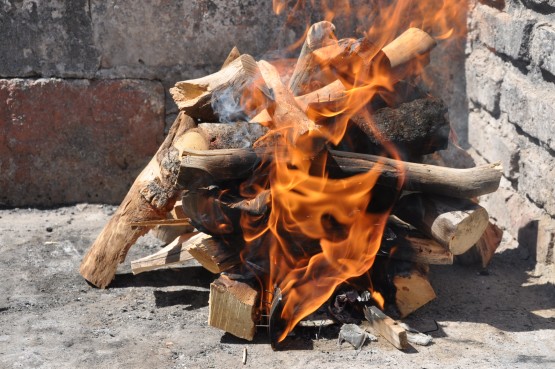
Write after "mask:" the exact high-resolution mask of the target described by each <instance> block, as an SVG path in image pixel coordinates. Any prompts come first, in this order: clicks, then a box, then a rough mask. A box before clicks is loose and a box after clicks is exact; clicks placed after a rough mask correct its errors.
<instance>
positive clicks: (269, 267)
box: [81, 4, 502, 349]
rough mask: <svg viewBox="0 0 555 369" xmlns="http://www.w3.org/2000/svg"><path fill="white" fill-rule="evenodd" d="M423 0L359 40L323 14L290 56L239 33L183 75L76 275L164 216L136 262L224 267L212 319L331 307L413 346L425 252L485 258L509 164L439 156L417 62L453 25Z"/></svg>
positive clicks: (280, 326) (331, 315)
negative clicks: (410, 14)
mask: <svg viewBox="0 0 555 369" xmlns="http://www.w3.org/2000/svg"><path fill="white" fill-rule="evenodd" d="M277 5H279V4H277ZM277 5H276V6H277ZM405 6H406V5H405ZM277 7H278V8H279V6H277ZM402 10H403V8H402V7H401V6H400V5H395V6H392V7H391V8H388V11H389V12H390V14H389V15H390V16H396V17H399V15H398V14H397V13H398V12H400V11H402ZM405 10H406V9H405ZM424 10H425V12H424ZM424 10H423V9H420V12H419V13H418V14H419V17H416V18H415V21H414V22H413V23H412V24H410V25H409V26H408V27H406V28H405V29H398V28H395V27H393V26H392V25H391V23H388V26H387V27H381V28H380V27H379V26H380V25H381V23H385V22H381V23H380V22H378V21H377V23H376V27H372V28H371V29H370V30H369V31H368V32H367V34H366V35H365V37H363V38H359V39H356V38H344V39H338V38H337V37H336V35H335V31H336V27H335V26H334V24H333V23H331V22H330V21H327V20H324V21H321V22H318V23H315V24H313V25H312V26H310V27H309V28H308V30H307V32H306V35H305V38H304V44H303V46H302V49H301V51H300V55H299V57H298V59H297V60H296V62H295V63H287V61H286V60H285V61H284V60H278V59H276V60H258V61H256V60H255V59H254V58H253V57H252V56H250V55H246V54H241V53H240V52H239V51H238V50H237V49H236V48H235V49H233V50H232V51H231V53H230V54H229V57H228V58H227V59H226V61H225V62H224V64H223V66H222V68H221V70H219V71H218V72H216V73H213V74H211V75H208V76H205V77H202V78H198V79H193V80H187V81H182V82H178V83H177V84H176V85H175V87H174V88H172V89H171V90H170V92H171V94H172V96H173V98H174V100H175V102H176V103H177V106H178V107H179V109H180V113H179V115H178V117H177V119H176V121H175V122H174V124H173V126H172V128H171V130H170V132H169V134H168V136H167V137H166V139H165V141H164V143H163V144H162V146H161V147H160V149H159V150H158V152H157V153H156V155H155V156H154V158H153V159H152V160H151V162H150V163H149V164H148V165H147V167H146V168H145V169H144V170H143V172H142V173H141V174H140V175H139V177H138V178H137V179H136V181H135V183H134V184H133V186H132V187H131V189H130V190H129V193H128V194H127V196H126V197H125V199H124V200H123V203H122V204H121V206H120V207H119V209H118V210H117V212H116V213H115V214H114V216H113V217H112V219H111V220H110V222H109V223H108V224H107V225H106V227H105V228H104V230H103V231H102V233H101V234H100V235H99V236H98V239H97V240H96V242H95V243H94V244H93V245H92V247H91V249H90V250H89V252H88V253H87V255H86V256H85V258H84V260H83V263H82V265H81V274H82V275H83V276H84V277H85V278H86V279H87V280H88V281H90V282H91V283H92V284H94V285H96V286H98V287H101V288H104V287H106V286H108V285H109V283H110V282H111V280H112V279H113V278H114V276H115V271H116V268H117V264H118V263H121V262H123V261H124V259H125V256H126V254H127V252H128V250H129V248H130V247H131V246H132V245H133V244H134V243H135V241H136V240H137V239H138V238H139V237H140V236H142V235H144V234H145V233H146V232H148V231H149V230H153V231H154V232H156V233H157V235H158V236H159V237H161V238H162V239H164V240H165V241H167V242H168V243H169V244H168V245H167V246H166V247H165V248H164V249H162V250H160V251H159V252H157V253H155V254H154V255H151V256H148V257H145V258H142V259H139V260H135V261H132V269H133V272H134V273H140V272H145V271H148V270H152V269H155V268H159V267H163V266H167V265H170V264H174V263H179V262H184V261H186V260H190V259H193V258H194V259H196V260H197V261H198V262H199V263H200V264H201V265H202V266H204V267H205V268H206V269H208V270H209V271H211V272H213V273H216V274H220V275H219V277H218V278H217V279H216V280H215V281H214V282H213V283H212V284H211V285H210V302H209V304H210V312H209V317H208V324H210V325H211V326H214V327H216V328H220V329H222V330H224V331H226V332H229V333H231V334H233V335H235V336H237V337H241V338H244V339H247V340H252V339H253V338H254V335H255V333H256V331H257V328H258V329H261V328H262V327H264V328H267V329H268V331H269V337H270V343H271V344H272V347H274V348H278V347H279V345H280V343H281V342H283V341H284V340H285V339H286V337H287V336H288V334H290V333H291V331H292V330H293V329H294V328H295V327H296V326H297V325H299V324H303V323H304V322H306V321H307V319H308V320H310V319H312V318H311V317H314V313H315V312H319V313H320V315H321V313H322V311H324V312H325V313H326V314H327V316H326V318H327V319H331V320H332V321H333V322H336V323H343V324H346V325H348V324H353V323H354V324H360V323H361V322H362V321H363V320H365V321H367V323H366V325H367V326H368V327H369V328H370V329H373V330H374V331H375V332H377V333H379V334H380V335H382V336H383V337H385V338H386V339H387V340H388V341H390V342H391V343H392V344H394V345H395V346H396V347H398V348H401V349H402V348H406V347H407V344H408V343H407V332H406V330H405V328H403V327H402V326H401V325H399V324H396V322H395V321H394V320H393V319H392V318H404V317H406V316H407V315H409V314H411V313H412V312H414V311H415V310H417V309H418V308H420V307H421V306H423V305H425V304H426V303H428V302H429V301H431V300H432V299H434V298H435V293H434V290H433V288H432V286H431V285H430V283H429V280H428V277H427V274H428V270H429V267H428V265H430V264H452V263H453V261H454V257H455V256H457V255H460V258H461V259H472V260H474V259H478V260H479V261H480V262H481V263H482V264H483V265H484V266H485V265H487V263H488V262H489V260H490V258H491V256H492V254H493V252H494V251H495V249H496V247H497V245H498V244H499V242H500V238H501V233H500V230H499V229H498V228H497V227H496V226H495V225H493V224H492V223H490V222H489V216H488V213H487V211H486V210H485V209H484V208H482V207H481V206H480V205H478V204H477V201H476V197H478V196H480V195H484V194H487V193H491V192H493V191H495V190H496V189H497V187H498V185H499V181H500V178H501V175H502V170H501V167H500V165H499V164H491V165H484V166H478V167H474V168H468V169H455V168H449V167H445V166H443V164H444V163H443V162H442V161H441V159H440V158H439V156H438V155H434V153H435V152H437V151H439V150H443V149H446V148H447V146H448V144H449V141H450V140H452V134H451V132H452V131H451V128H450V125H449V121H448V117H447V107H446V105H445V104H444V103H443V101H442V100H441V99H439V98H435V97H432V96H430V95H429V94H428V93H426V92H425V91H424V90H423V89H422V88H421V86H422V83H423V82H422V81H423V78H422V76H423V72H424V67H425V66H426V65H427V64H428V62H429V55H430V52H431V51H432V50H433V49H434V47H435V46H436V44H437V43H438V42H442V40H443V39H446V38H447V37H449V35H450V34H452V33H453V31H452V29H450V28H449V22H448V21H446V18H448V16H449V12H451V11H453V9H452V6H451V5H446V6H444V7H438V8H437V9H432V8H429V9H424ZM386 13H387V12H386ZM396 14H397V15H396ZM385 18H387V17H386V16H384V19H385ZM418 22H420V23H418ZM417 23H418V24H417ZM400 24H403V22H400ZM455 149H456V148H455ZM459 154H460V155H464V151H462V150H461V151H460V153H459ZM390 317H391V318H390ZM349 329H351V327H350V326H349V327H348V328H346V330H345V331H342V333H341V337H340V338H341V339H348V337H351V336H353V333H352V331H349ZM354 335H355V336H356V334H354ZM364 337H365V336H364ZM363 341H364V340H362V342H363ZM358 342H360V340H358ZM357 345H358V344H357Z"/></svg>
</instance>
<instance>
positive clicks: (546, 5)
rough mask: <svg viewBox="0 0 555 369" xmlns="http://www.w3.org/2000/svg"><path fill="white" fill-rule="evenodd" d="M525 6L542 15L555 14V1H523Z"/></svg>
mask: <svg viewBox="0 0 555 369" xmlns="http://www.w3.org/2000/svg"><path fill="white" fill-rule="evenodd" d="M521 1H522V2H523V3H524V5H526V6H527V7H529V8H530V9H533V10H535V11H537V12H538V13H542V14H551V13H555V0H521Z"/></svg>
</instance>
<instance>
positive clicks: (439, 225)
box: [395, 169, 489, 255]
mask: <svg viewBox="0 0 555 369" xmlns="http://www.w3.org/2000/svg"><path fill="white" fill-rule="evenodd" d="M460 170H461V169H460ZM462 170H464V169H462ZM395 215H397V216H398V217H399V218H400V219H402V220H403V221H405V222H407V223H409V224H411V225H413V226H414V227H415V228H416V229H418V230H420V231H422V232H424V233H426V234H427V235H429V236H430V237H432V238H434V239H435V240H436V241H438V242H439V243H441V244H442V245H444V246H445V247H447V248H449V251H451V252H452V253H453V255H460V254H462V253H464V252H466V251H467V250H468V249H469V248H471V247H472V246H473V245H474V244H475V243H476V242H478V240H479V239H480V237H482V235H483V234H484V231H485V230H486V227H487V226H488V223H489V215H488V212H487V211H486V209H484V208H483V207H481V206H480V205H478V204H476V203H474V202H472V201H470V200H463V199H454V198H450V197H440V196H432V195H422V194H410V195H407V196H405V197H403V198H401V200H400V201H399V203H398V205H397V210H395Z"/></svg>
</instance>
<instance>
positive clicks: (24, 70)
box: [0, 0, 100, 78]
mask: <svg viewBox="0 0 555 369" xmlns="http://www.w3.org/2000/svg"><path fill="white" fill-rule="evenodd" d="M0 35H2V36H1V37H0V50H1V51H0V77H37V76H41V77H75V78H89V77H92V76H94V74H95V72H96V71H97V70H98V67H99V65H100V59H99V56H98V53H97V51H96V49H95V47H94V44H93V37H92V23H91V18H90V16H89V14H88V1H86V0H72V1H63V0H52V1H3V2H1V3H0Z"/></svg>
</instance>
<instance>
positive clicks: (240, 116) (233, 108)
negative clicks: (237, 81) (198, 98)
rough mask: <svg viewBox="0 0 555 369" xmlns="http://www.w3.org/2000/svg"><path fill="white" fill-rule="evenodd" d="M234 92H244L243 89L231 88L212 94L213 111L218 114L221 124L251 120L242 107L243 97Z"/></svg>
mask: <svg viewBox="0 0 555 369" xmlns="http://www.w3.org/2000/svg"><path fill="white" fill-rule="evenodd" d="M234 91H242V88H237V87H235V86H229V87H227V88H224V89H223V90H216V91H214V92H213V93H212V101H211V104H212V110H213V111H214V113H216V115H217V116H218V118H219V121H220V122H221V123H233V122H238V121H247V120H249V117H248V115H247V113H245V111H244V109H243V107H242V106H241V96H240V95H239V94H237V93H235V92H234Z"/></svg>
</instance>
